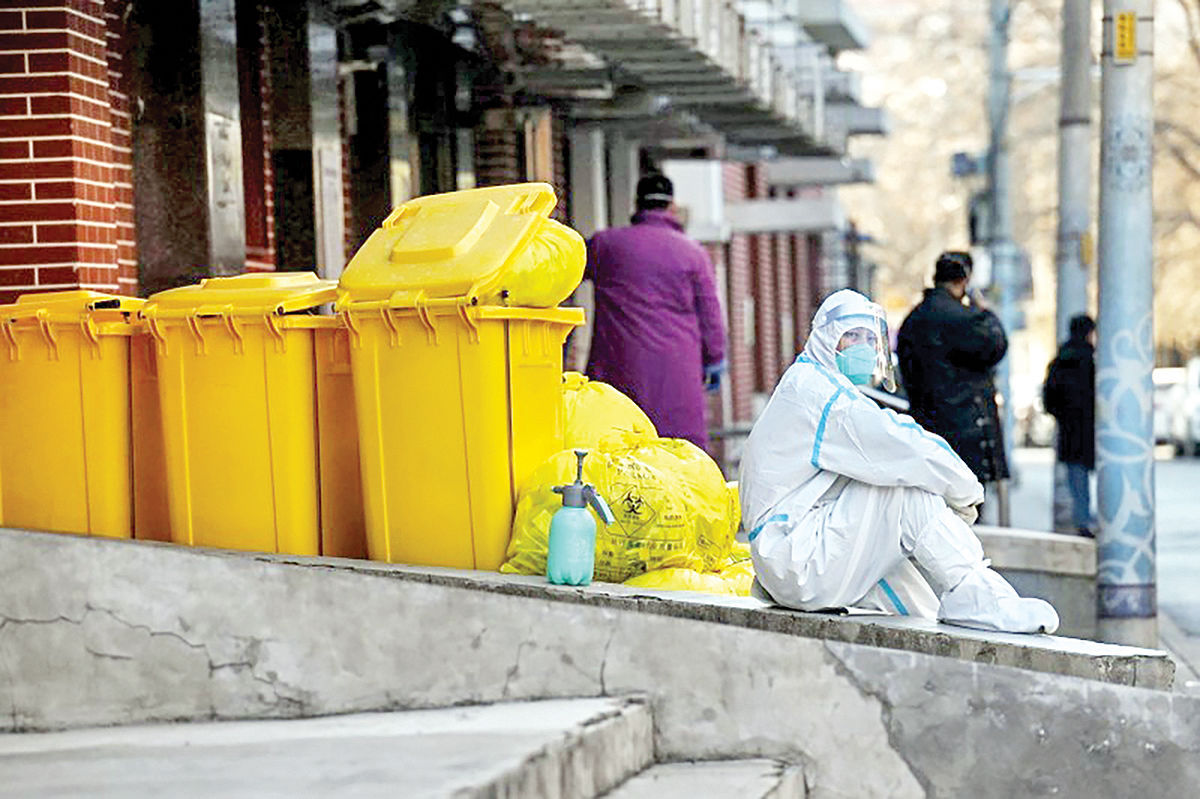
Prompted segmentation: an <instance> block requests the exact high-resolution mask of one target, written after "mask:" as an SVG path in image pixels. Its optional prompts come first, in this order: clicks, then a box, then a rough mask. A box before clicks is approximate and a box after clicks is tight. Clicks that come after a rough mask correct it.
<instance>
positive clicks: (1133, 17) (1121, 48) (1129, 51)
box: [1112, 11, 1138, 64]
mask: <svg viewBox="0 0 1200 799" xmlns="http://www.w3.org/2000/svg"><path fill="white" fill-rule="evenodd" d="M1112 31H1113V63H1114V64H1132V63H1133V62H1134V61H1136V60H1137V49H1138V48H1137V13H1135V12H1133V11H1118V12H1117V13H1116V16H1115V17H1113V27H1112Z"/></svg>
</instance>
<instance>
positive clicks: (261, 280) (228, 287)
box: [143, 272, 337, 317]
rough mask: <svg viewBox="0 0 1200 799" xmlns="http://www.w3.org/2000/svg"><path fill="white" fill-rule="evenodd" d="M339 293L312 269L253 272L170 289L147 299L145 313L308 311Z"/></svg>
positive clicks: (147, 314)
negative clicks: (305, 270) (309, 270)
mask: <svg viewBox="0 0 1200 799" xmlns="http://www.w3.org/2000/svg"><path fill="white" fill-rule="evenodd" d="M336 297H337V283H335V282H334V281H332V280H322V279H321V278H319V277H317V276H316V275H315V274H313V273H312V272H250V273H247V274H244V275H234V276H233V277H210V278H205V279H204V280H201V281H200V282H199V283H198V284H196V285H194V286H183V287H181V288H177V289H167V290H166V291H160V292H159V293H157V294H154V295H152V296H151V297H150V299H149V300H147V301H146V308H145V310H144V311H143V314H144V315H145V316H148V317H153V316H159V317H162V316H182V315H189V314H195V315H198V316H205V315H209V314H212V315H220V314H235V315H238V316H245V315H252V314H254V315H258V314H285V313H294V312H296V311H306V310H308V309H309V308H315V307H316V306H318V305H321V304H322V303H326V302H333V300H334V299H335V298H336Z"/></svg>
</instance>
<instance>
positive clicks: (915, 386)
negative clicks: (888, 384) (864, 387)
mask: <svg viewBox="0 0 1200 799" xmlns="http://www.w3.org/2000/svg"><path fill="white" fill-rule="evenodd" d="M973 267H974V263H973V261H972V260H971V255H970V253H966V252H957V251H949V252H944V253H942V254H941V255H940V256H938V259H937V263H936V265H935V267H934V273H933V284H934V285H933V288H931V289H926V290H925V297H924V299H922V300H921V302H920V304H918V305H917V307H915V308H913V310H912V312H911V313H909V315H908V318H907V319H905V320H904V324H902V325H901V326H900V333H899V337H898V340H897V347H896V350H897V355H898V356H899V360H900V375H901V378H902V380H903V381H904V388H905V391H907V393H908V401H909V412H910V413H911V414H912V416H913V418H914V419H915V420H916V421H917V422H918V423H919V424H920V425H921V426H922V427H924V428H925V429H926V430H929V431H930V432H932V433H937V434H938V435H939V436H941V437H942V438H944V439H946V442H947V443H948V444H950V446H951V448H953V449H954V451H955V452H956V453H958V456H959V457H960V458H962V459H963V460H964V461H965V462H966V464H967V466H969V467H970V468H971V471H973V472H974V473H975V476H976V477H978V478H979V481H980V482H981V483H993V482H995V481H997V480H1003V479H1006V478H1007V477H1008V475H1009V473H1008V461H1007V460H1006V459H1005V456H1004V445H1003V439H1002V437H1001V428H1000V415H999V412H998V410H997V407H996V387H995V384H994V383H993V382H992V371H993V369H994V368H995V366H996V364H997V363H999V362H1000V359H1001V358H1003V357H1004V353H1005V352H1006V351H1007V350H1008V338H1007V336H1005V335H1004V327H1003V326H1002V325H1001V324H1000V320H999V319H998V318H997V317H996V315H995V314H994V313H992V312H991V311H990V310H988V308H987V305H986V303H984V301H983V298H982V297H981V296H980V294H979V292H977V291H975V292H971V294H970V295H969V296H968V293H967V286H968V284H969V283H970V280H971V270H972V269H973ZM964 298H967V301H966V302H964Z"/></svg>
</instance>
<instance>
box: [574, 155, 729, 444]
mask: <svg viewBox="0 0 1200 799" xmlns="http://www.w3.org/2000/svg"><path fill="white" fill-rule="evenodd" d="M673 198H674V186H673V185H672V184H671V181H670V180H669V179H668V178H667V177H665V176H663V175H646V176H645V177H643V178H642V179H641V180H639V181H638V185H637V213H636V214H634V217H633V224H632V225H630V226H629V227H623V228H617V229H614V230H602V231H600V232H599V233H596V234H595V235H594V236H592V238H591V240H590V241H589V242H588V259H587V269H586V271H585V272H584V277H585V278H587V279H589V280H591V281H592V282H593V284H594V286H595V291H596V319H595V332H594V333H593V335H592V348H591V353H590V356H589V359H588V365H587V374H588V377H591V378H592V379H594V380H601V381H603V382H605V383H608V384H610V385H612V386H614V387H615V388H617V389H618V390H620V391H621V392H623V393H624V394H626V395H627V396H628V397H629V398H630V399H632V400H633V401H634V402H636V403H637V404H638V405H639V406H640V407H641V409H642V410H643V411H645V412H646V415H647V416H649V417H650V421H652V422H654V426H655V428H657V430H658V434H659V435H661V436H663V437H670V438H686V439H688V440H689V441H691V442H692V443H694V444H696V445H697V446H699V447H703V448H707V446H708V426H707V423H706V418H705V414H706V406H707V401H706V399H705V396H704V392H705V389H708V390H709V391H716V390H717V389H718V388H719V386H720V382H721V375H722V373H723V372H724V370H725V322H724V313H723V312H722V310H721V304H720V301H719V300H718V299H717V289H716V282H715V275H714V272H713V266H712V262H711V261H710V260H709V258H708V254H707V253H706V252H705V251H704V248H703V247H701V246H700V245H699V244H697V243H696V242H694V241H692V240H691V239H689V238H688V237H687V236H685V235H684V233H683V225H681V224H680V223H679V220H678V219H677V218H676V217H675V213H674V199H673Z"/></svg>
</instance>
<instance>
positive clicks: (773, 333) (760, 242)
mask: <svg viewBox="0 0 1200 799" xmlns="http://www.w3.org/2000/svg"><path fill="white" fill-rule="evenodd" d="M745 170H746V175H747V178H746V179H747V196H748V197H750V198H760V199H761V198H765V197H766V196H767V178H766V172H765V171H764V170H763V169H762V168H760V167H759V166H757V165H750V166H747V167H745ZM774 249H775V248H774V234H771V233H756V234H754V235H752V236H750V259H751V268H752V270H753V277H754V279H753V287H754V316H755V322H754V332H755V347H754V356H755V382H756V390H758V391H762V392H768V393H769V392H771V391H773V390H774V389H775V384H776V383H777V382H779V374H780V371H779V320H778V317H777V316H776V312H777V308H776V304H775V271H776V269H775V259H774V257H773V256H774Z"/></svg>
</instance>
